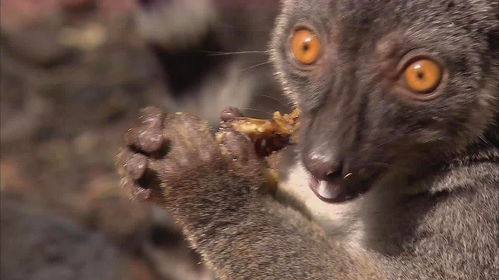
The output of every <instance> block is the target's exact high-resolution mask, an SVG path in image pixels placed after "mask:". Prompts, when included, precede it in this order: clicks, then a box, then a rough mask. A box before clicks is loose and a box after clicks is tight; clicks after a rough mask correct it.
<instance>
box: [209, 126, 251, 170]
mask: <svg viewBox="0 0 499 280" xmlns="http://www.w3.org/2000/svg"><path fill="white" fill-rule="evenodd" d="M218 139H219V141H220V143H221V147H222V152H223V153H224V154H225V155H226V156H230V157H232V159H233V160H235V161H238V162H240V163H243V164H244V163H247V162H249V161H253V160H257V155H256V153H255V149H254V145H253V143H252V142H251V141H250V139H249V138H248V137H247V136H245V135H243V134H242V133H240V132H237V131H235V130H233V129H224V130H221V131H220V132H219V135H218Z"/></svg>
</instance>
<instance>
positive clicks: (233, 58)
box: [0, 0, 288, 280]
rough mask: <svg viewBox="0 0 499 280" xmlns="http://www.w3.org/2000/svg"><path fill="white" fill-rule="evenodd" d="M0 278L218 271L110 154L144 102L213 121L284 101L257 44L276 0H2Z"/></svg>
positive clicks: (143, 278) (177, 275) (257, 112)
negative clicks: (123, 181)
mask: <svg viewBox="0 0 499 280" xmlns="http://www.w3.org/2000/svg"><path fill="white" fill-rule="evenodd" d="M0 5H1V26H0V36H1V37H0V38H1V44H0V69H1V75H0V93H1V100H0V113H1V118H0V140H1V158H0V168H1V169H0V171H1V173H0V179H1V181H0V189H1V198H0V199H1V202H0V207H1V212H0V213H1V231H0V234H1V235H0V237H1V244H0V246H1V247H0V254H1V256H0V278H1V279H2V280H17V279H19V280H21V279H22V280H31V279H35V280H39V279H40V280H41V279H47V280H49V279H53V280H59V279H68V280H69V279H71V280H79V279H102V280H107V279H125V280H128V279H129V280H132V279H140V280H155V279H158V280H159V279H161V280H163V279H185V280H189V279H213V276H212V275H211V273H210V272H209V271H208V270H207V269H206V268H205V267H204V265H203V264H202V263H201V261H200V258H199V256H197V255H196V254H195V253H194V252H193V251H192V250H190V249H189V248H188V247H187V245H186V242H185V241H184V239H183V237H182V236H181V234H180V232H179V229H178V228H177V227H176V226H175V225H174V224H173V222H172V221H171V219H170V217H169V215H168V213H166V212H165V211H163V210H162V209H160V208H158V207H157V206H154V205H151V204H147V203H141V202H136V201H130V200H129V199H128V197H126V196H125V194H124V193H122V192H121V190H120V188H119V178H118V176H117V175H116V173H115V169H114V160H115V155H116V153H117V151H118V147H119V145H120V144H121V137H122V134H123V132H124V131H126V129H127V128H128V127H130V126H131V125H132V124H133V122H134V120H135V119H136V117H137V114H138V111H139V109H140V108H142V107H144V106H147V105H155V106H158V107H161V108H163V109H165V110H168V111H188V112H192V113H195V114H197V115H199V116H201V117H202V118H204V119H207V120H209V121H210V122H211V123H212V124H213V125H214V126H215V125H216V124H217V122H218V115H219V112H220V111H221V110H222V109H223V108H224V107H226V106H228V105H232V106H237V107H240V108H242V111H243V112H244V113H245V114H247V115H250V116H255V117H269V116H270V115H271V112H273V111H276V110H281V111H287V110H288V108H287V104H286V101H284V100H283V98H282V97H281V95H280V91H279V89H278V86H277V84H276V82H275V80H274V78H273V75H272V69H271V65H269V62H268V55H267V52H266V49H267V46H268V42H269V39H270V32H271V28H272V25H273V21H274V17H275V16H276V13H277V10H278V0H2V1H1V4H0Z"/></svg>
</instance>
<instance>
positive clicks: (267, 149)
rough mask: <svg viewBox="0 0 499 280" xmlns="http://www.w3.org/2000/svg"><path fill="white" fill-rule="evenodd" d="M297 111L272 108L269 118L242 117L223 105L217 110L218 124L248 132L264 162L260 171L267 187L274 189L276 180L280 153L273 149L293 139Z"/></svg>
mask: <svg viewBox="0 0 499 280" xmlns="http://www.w3.org/2000/svg"><path fill="white" fill-rule="evenodd" d="M300 113H301V112H300V110H299V109H295V110H293V111H292V112H291V113H289V114H284V115H282V114H281V113H280V112H274V114H273V117H272V119H255V118H247V117H243V116H242V114H241V113H240V112H239V110H237V109H236V108H227V109H226V110H224V111H223V112H222V114H221V118H222V121H223V124H222V127H231V128H233V129H235V130H236V131H239V132H241V133H243V134H245V135H246V136H248V137H249V138H250V139H251V141H252V142H253V143H254V145H255V151H256V152H257V154H258V155H260V156H262V157H265V159H266V161H267V164H268V168H267V169H266V170H265V174H264V175H265V177H266V184H265V187H266V188H267V189H269V190H271V191H275V190H276V189H277V185H278V182H279V172H278V166H279V161H280V155H279V154H276V153H274V152H276V151H278V150H280V149H282V148H284V147H285V146H287V145H290V144H294V143H296V137H295V136H294V135H295V132H296V130H297V129H298V127H299V121H298V120H299V117H300ZM219 141H221V139H219Z"/></svg>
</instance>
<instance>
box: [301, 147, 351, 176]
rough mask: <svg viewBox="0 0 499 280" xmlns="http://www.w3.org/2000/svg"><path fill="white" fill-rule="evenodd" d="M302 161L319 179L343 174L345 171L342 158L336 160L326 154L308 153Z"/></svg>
mask: <svg viewBox="0 0 499 280" xmlns="http://www.w3.org/2000/svg"><path fill="white" fill-rule="evenodd" d="M302 161H303V165H304V166H305V168H307V170H308V171H309V172H310V174H312V176H313V177H314V178H316V179H318V180H327V179H328V178H333V177H338V176H341V174H342V171H343V164H342V162H341V161H340V160H334V159H333V158H331V157H328V156H325V155H320V154H315V153H307V154H304V155H303V159H302Z"/></svg>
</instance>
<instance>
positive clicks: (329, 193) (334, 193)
mask: <svg viewBox="0 0 499 280" xmlns="http://www.w3.org/2000/svg"><path fill="white" fill-rule="evenodd" d="M352 177H353V175H351V174H350V176H348V175H347V176H334V177H331V178H327V179H326V180H319V179H316V178H314V177H312V178H311V179H310V182H309V186H310V188H311V189H312V191H313V192H314V193H315V194H316V195H317V197H319V198H320V199H321V200H323V201H325V202H329V203H341V202H346V201H349V200H352V199H354V198H356V197H358V196H359V195H361V194H363V193H365V192H366V191H368V189H369V184H367V183H364V184H362V183H360V182H358V181H357V182H355V181H356V180H355V178H352Z"/></svg>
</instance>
